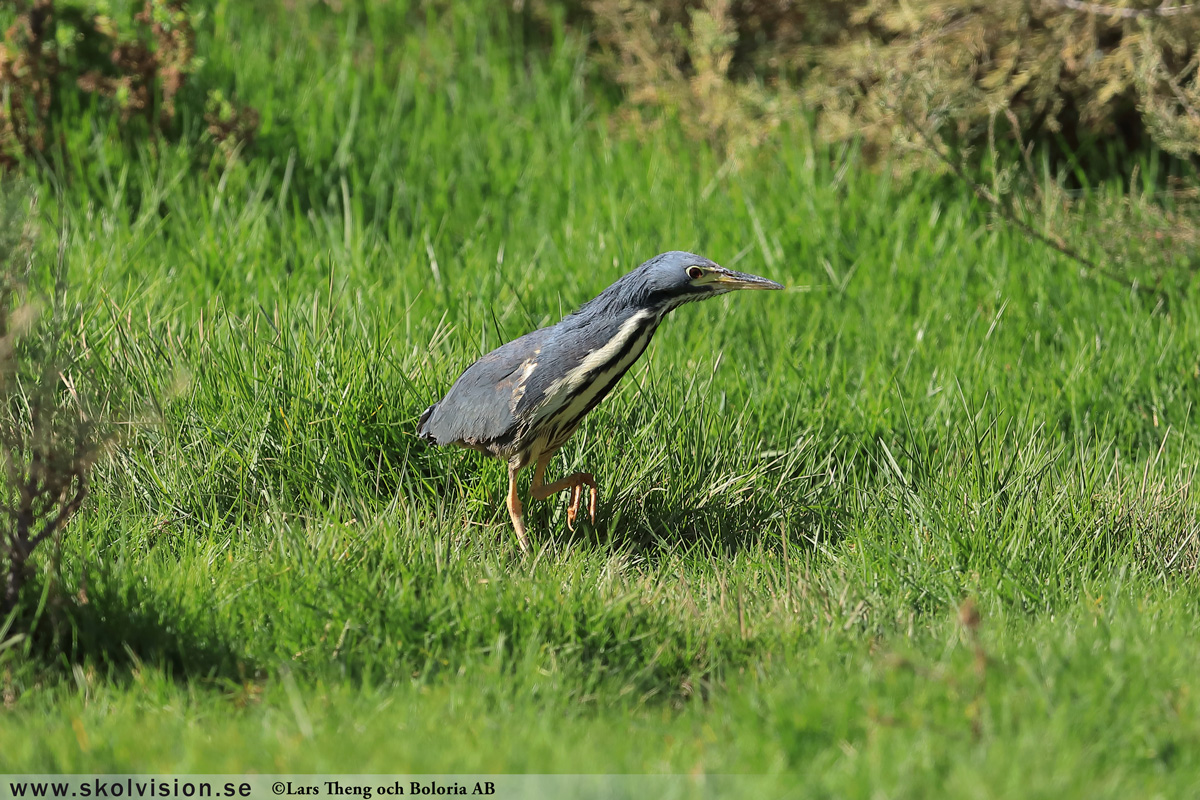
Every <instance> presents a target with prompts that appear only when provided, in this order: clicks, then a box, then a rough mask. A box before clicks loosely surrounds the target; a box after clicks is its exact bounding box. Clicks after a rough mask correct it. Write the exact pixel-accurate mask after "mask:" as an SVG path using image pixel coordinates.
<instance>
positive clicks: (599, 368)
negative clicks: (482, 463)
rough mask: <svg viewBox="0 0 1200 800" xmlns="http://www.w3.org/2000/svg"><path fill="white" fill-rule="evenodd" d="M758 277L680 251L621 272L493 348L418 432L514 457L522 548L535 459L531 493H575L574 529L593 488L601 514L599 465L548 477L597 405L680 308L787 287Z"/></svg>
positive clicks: (511, 474) (512, 491)
mask: <svg viewBox="0 0 1200 800" xmlns="http://www.w3.org/2000/svg"><path fill="white" fill-rule="evenodd" d="M782 288H783V286H782V285H781V284H778V283H776V282H775V281H772V280H768V279H766V278H760V277H758V276H757V275H749V274H747V273H744V272H736V271H734V270H731V269H725V268H724V267H722V266H720V265H718V264H717V263H715V262H713V261H710V260H708V259H707V258H704V257H702V256H698V255H695V254H694V253H686V252H682V251H679V250H673V251H670V252H667V253H662V254H660V255H657V256H655V257H654V258H652V259H650V260H649V261H646V262H644V263H643V264H641V265H640V266H638V267H637V268H636V269H634V270H632V271H631V272H629V273H627V274H626V275H624V276H622V277H621V278H618V279H617V281H616V282H615V283H613V284H612V285H611V286H609V287H608V288H607V289H605V290H604V291H603V292H601V293H600V294H599V295H597V296H596V297H594V298H593V299H592V300H589V301H588V302H587V303H584V304H583V305H582V306H581V307H580V308H579V309H578V310H577V311H575V312H573V313H571V314H569V315H567V316H566V317H564V318H563V319H562V320H561V321H559V322H558V323H556V324H554V325H550V326H548V327H545V328H539V329H538V330H535V331H533V332H531V333H527V334H525V335H524V336H522V337H520V338H519V339H514V340H513V341H511V342H508V343H507V344H503V345H501V346H500V347H497V348H496V349H495V350H492V351H491V352H490V353H488V354H487V355H485V356H483V357H482V358H480V359H479V360H478V361H476V362H475V363H473V364H471V366H469V367H467V368H466V370H464V371H463V373H462V374H461V375H460V376H459V377H458V380H456V381H455V382H454V384H453V385H452V386H451V387H450V391H448V392H446V396H445V397H443V398H442V399H441V400H438V401H437V402H436V403H434V404H433V405H431V406H429V408H428V409H426V410H425V412H424V413H423V414H422V415H421V418H420V420H419V421H418V423H417V435H418V436H419V437H420V438H421V439H422V440H424V441H426V442H429V443H431V444H435V445H457V446H459V447H465V448H469V449H472V450H477V451H479V452H481V453H484V454H486V455H489V456H492V457H494V458H501V459H504V460H505V461H507V462H508V501H507V503H508V513H509V516H510V517H511V518H512V524H513V529H514V530H515V531H516V535H517V544H518V546H519V547H520V549H521V552H522V553H527V552H528V551H529V542H528V537H527V535H526V527H525V513H524V507H523V506H522V504H521V499H520V497H519V496H518V494H517V474H518V473H519V472H520V471H521V470H522V469H524V468H525V467H527V466H529V465H530V464H532V465H534V470H533V480H532V482H531V484H530V494H531V496H532V497H533V499H535V500H545V499H546V498H548V497H550V496H552V495H554V494H557V493H558V492H563V491H570V492H571V498H570V503H569V504H568V506H567V527H568V528H570V529H571V530H574V523H575V518H576V516H577V515H578V513H579V504H580V502H581V500H582V492H583V489H584V487H587V489H588V516H589V517H590V518H591V521H592V524H595V522H596V497H597V494H598V491H599V488H598V486H597V484H596V478H595V476H593V475H592V474H591V473H589V472H575V473H573V474H571V475H568V476H567V477H565V478H562V479H561V480H557V481H554V482H553V483H545V482H544V479H545V474H546V466H547V464H549V463H550V459H551V458H553V457H554V454H555V453H556V452H558V450H559V448H561V447H562V446H563V445H564V444H566V442H567V440H568V439H570V438H571V434H573V433H574V432H575V431H576V430H577V429H578V428H579V425H580V423H582V422H583V418H584V417H585V416H587V414H588V412H589V411H591V410H592V409H593V408H595V407H596V406H597V405H599V403H600V401H602V400H603V399H604V398H605V396H607V395H608V393H609V392H611V391H612V389H613V387H615V386H616V385H617V382H618V381H619V380H621V376H622V375H624V374H625V373H626V371H628V370H629V368H630V367H631V366H633V364H634V362H636V361H637V360H638V358H639V357H640V356H641V355H642V353H643V352H645V350H646V346H647V345H649V344H650V339H651V337H653V336H654V332H655V331H656V330H657V329H658V326H659V323H661V322H662V321H663V318H664V317H666V315H667V314H669V313H670V312H671V311H673V310H675V309H676V308H678V307H679V306H681V305H683V304H685V303H690V302H693V301H695V300H705V299H708V298H710V297H716V296H717V295H720V294H725V293H726V292H731V291H734V290H737V289H782Z"/></svg>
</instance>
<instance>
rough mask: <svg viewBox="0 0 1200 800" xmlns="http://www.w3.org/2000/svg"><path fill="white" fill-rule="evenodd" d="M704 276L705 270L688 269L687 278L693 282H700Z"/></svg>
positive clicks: (697, 268)
mask: <svg viewBox="0 0 1200 800" xmlns="http://www.w3.org/2000/svg"><path fill="white" fill-rule="evenodd" d="M702 275H704V270H702V269H700V268H699V267H688V270H687V276H688V277H689V278H691V279H692V280H694V281H698V280H700V277H701V276H702Z"/></svg>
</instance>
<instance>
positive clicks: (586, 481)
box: [567, 472, 599, 531]
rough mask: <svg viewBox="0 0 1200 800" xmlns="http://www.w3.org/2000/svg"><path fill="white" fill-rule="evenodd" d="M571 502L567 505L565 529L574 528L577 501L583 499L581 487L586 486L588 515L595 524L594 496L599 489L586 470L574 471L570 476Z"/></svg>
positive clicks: (577, 506) (577, 507) (577, 508)
mask: <svg viewBox="0 0 1200 800" xmlns="http://www.w3.org/2000/svg"><path fill="white" fill-rule="evenodd" d="M571 480H572V483H573V484H574V485H573V486H572V487H571V503H570V505H568V506H567V529H568V530H571V531H573V530H575V517H576V516H578V515H579V501H580V500H582V499H583V487H584V486H585V485H586V486H587V487H588V517H590V518H591V520H592V524H593V525H595V524H596V496H597V494H598V493H599V489H598V488H597V486H596V479H595V478H594V477H592V475H591V473H588V472H576V473H575V474H574V475H572V476H571Z"/></svg>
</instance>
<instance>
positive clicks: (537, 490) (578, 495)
mask: <svg viewBox="0 0 1200 800" xmlns="http://www.w3.org/2000/svg"><path fill="white" fill-rule="evenodd" d="M553 456H554V454H553V453H546V454H543V455H542V456H541V457H540V458H538V462H537V467H535V468H534V470H533V483H532V484H531V485H530V487H529V490H530V494H531V495H533V499H534V500H545V499H546V498H547V497H549V496H550V495H552V494H556V493H558V492H562V491H565V490H567V489H570V490H571V504H570V505H568V506H567V527H568V528H570V529H571V530H575V517H576V516H577V515H578V514H579V501H580V500H581V499H583V487H584V486H587V487H588V488H589V489H590V490H591V491H590V493H589V496H588V516H589V517H591V519H592V524H593V525H595V524H596V495H597V494H598V492H599V489H598V488H597V486H596V479H595V478H594V477H592V474H591V473H590V472H576V473H574V474H573V475H568V476H567V477H565V478H563V479H561V480H557V481H555V482H554V483H542V477H543V475H544V474H545V472H546V465H547V464H549V463H550V459H551V458H552V457H553Z"/></svg>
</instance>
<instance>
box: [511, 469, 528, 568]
mask: <svg viewBox="0 0 1200 800" xmlns="http://www.w3.org/2000/svg"><path fill="white" fill-rule="evenodd" d="M519 471H520V467H514V466H513V465H511V464H509V465H508V515H509V516H510V517H512V524H513V528H514V529H516V531H517V544H518V545H519V546H520V548H521V552H522V553H528V552H529V543H528V541H527V540H526V539H525V513H524V509H523V508H521V498H519V497H517V472H519Z"/></svg>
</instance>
